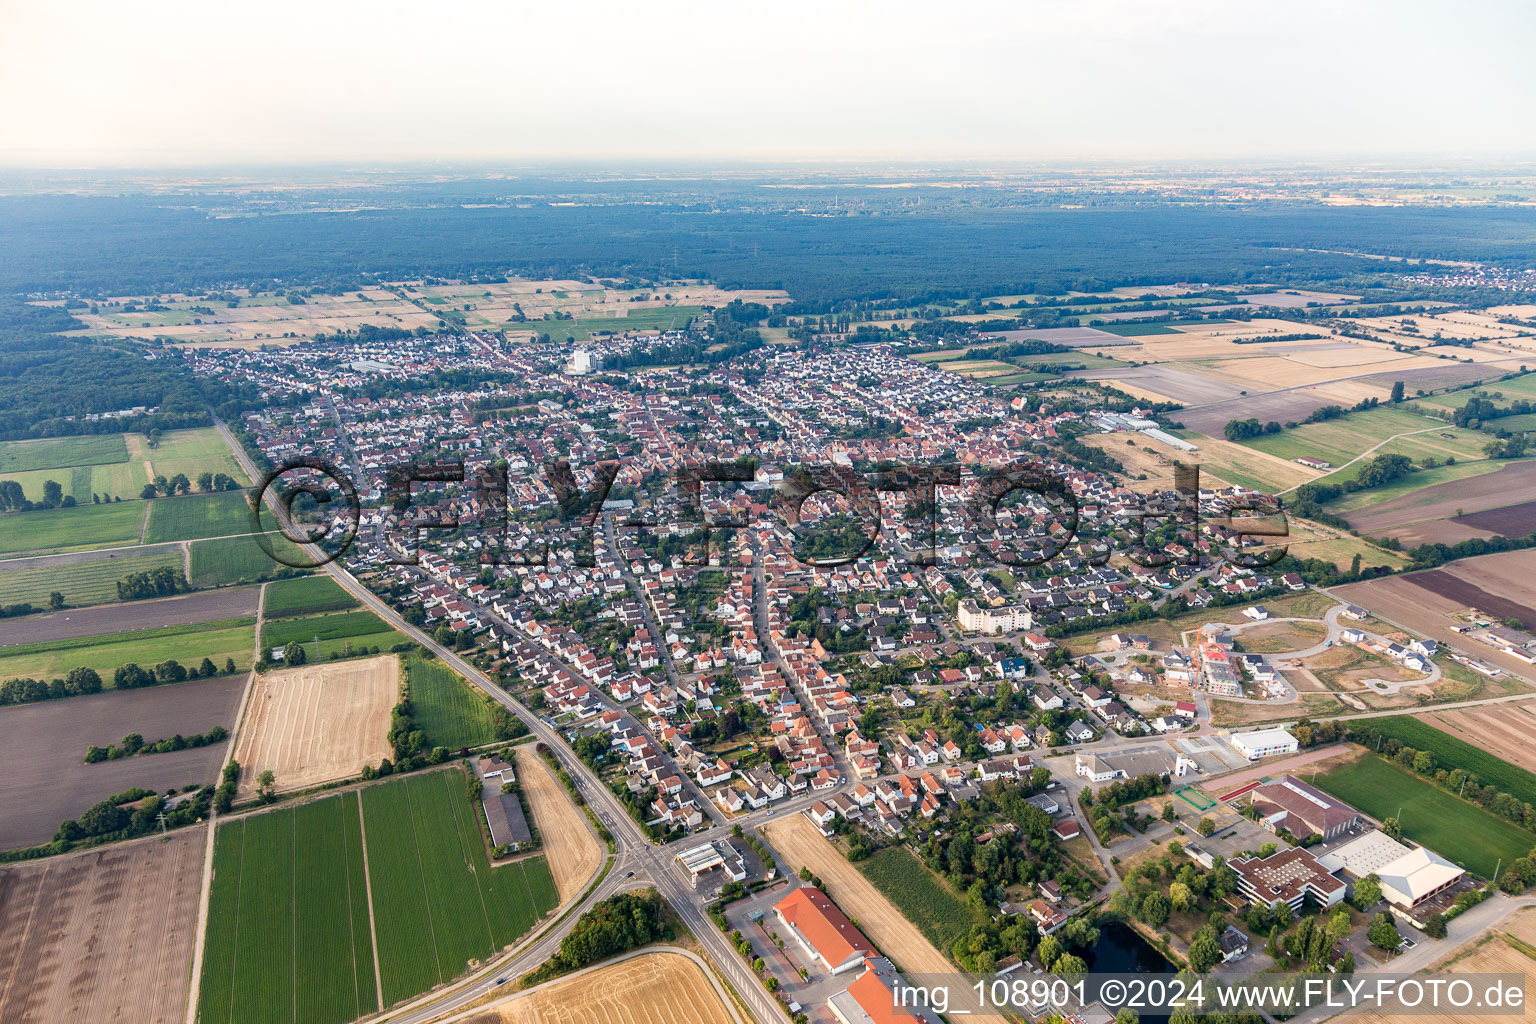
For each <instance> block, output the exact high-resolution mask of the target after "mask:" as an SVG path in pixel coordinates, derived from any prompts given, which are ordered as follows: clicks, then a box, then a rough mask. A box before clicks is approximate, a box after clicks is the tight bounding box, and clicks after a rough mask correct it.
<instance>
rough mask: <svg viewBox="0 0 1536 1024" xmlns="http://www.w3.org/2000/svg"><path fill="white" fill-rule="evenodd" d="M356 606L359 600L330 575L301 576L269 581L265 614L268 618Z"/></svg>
mask: <svg viewBox="0 0 1536 1024" xmlns="http://www.w3.org/2000/svg"><path fill="white" fill-rule="evenodd" d="M356 606H357V599H356V598H354V597H353V596H352V595H351V594H349V593H347V592H346V591H345V590H343V589H342V588H341V585H340V584H339V583H337V582H336V581H335V580H333V579H331V578H330V577H329V576H318V575H317V576H301V577H299V578H298V579H291V580H277V581H276V582H274V583H269V584H267V597H266V605H265V614H266V617H267V618H269V619H284V618H289V617H290V616H294V615H313V614H315V613H317V612H334V611H344V610H346V609H348V608H354V607H356Z"/></svg>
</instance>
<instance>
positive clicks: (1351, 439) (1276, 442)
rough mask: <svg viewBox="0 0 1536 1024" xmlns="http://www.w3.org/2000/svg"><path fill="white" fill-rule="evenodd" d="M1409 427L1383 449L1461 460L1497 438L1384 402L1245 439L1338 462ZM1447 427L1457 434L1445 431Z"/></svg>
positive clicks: (1271, 449) (1282, 452)
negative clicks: (1379, 404)
mask: <svg viewBox="0 0 1536 1024" xmlns="http://www.w3.org/2000/svg"><path fill="white" fill-rule="evenodd" d="M1416 432H1417V433H1416ZM1408 433H1413V436H1412V437H1405V438H1400V439H1399V440H1398V441H1396V442H1393V445H1394V446H1393V447H1389V448H1383V449H1382V450H1381V451H1382V453H1397V454H1402V455H1407V456H1409V457H1410V458H1412V459H1414V460H1415V461H1418V460H1419V459H1422V458H1424V457H1426V456H1428V457H1432V458H1435V459H1437V460H1439V461H1441V462H1444V461H1445V460H1446V459H1447V458H1450V457H1453V456H1454V457H1455V458H1456V460H1457V461H1458V462H1460V461H1464V460H1468V459H1481V458H1483V445H1485V444H1487V443H1488V442H1489V441H1490V440H1492V438H1491V437H1489V436H1488V435H1486V434H1483V433H1480V432H1478V431H1476V430H1467V429H1464V428H1461V427H1452V426H1450V425H1449V424H1447V423H1445V422H1443V421H1441V420H1437V419H1432V418H1430V417H1428V416H1420V415H1419V414H1417V413H1414V412H1409V411H1407V410H1404V409H1394V408H1388V407H1382V408H1378V409H1368V410H1366V411H1365V412H1354V413H1349V414H1347V415H1344V416H1340V417H1339V418H1337V419H1332V420H1327V421H1326V422H1323V423H1304V424H1302V425H1300V426H1298V427H1296V428H1295V429H1294V430H1283V431H1281V432H1280V433H1278V434H1268V435H1266V436H1264V437H1256V438H1252V439H1251V440H1247V441H1244V442H1242V443H1243V444H1244V445H1246V446H1247V447H1249V448H1256V449H1258V450H1259V451H1262V452H1268V453H1269V454H1271V455H1276V456H1279V457H1280V458H1282V459H1296V458H1300V457H1301V456H1303V455H1310V456H1313V457H1315V458H1319V459H1326V460H1328V461H1329V462H1331V463H1333V465H1334V466H1335V467H1337V466H1342V465H1343V464H1344V463H1346V462H1348V461H1350V460H1351V459H1353V458H1354V457H1355V456H1357V455H1360V454H1362V453H1364V452H1366V451H1368V450H1370V449H1371V448H1374V447H1375V446H1376V445H1378V444H1380V443H1381V442H1382V441H1385V440H1386V439H1387V438H1389V437H1393V436H1395V435H1397V434H1408ZM1442 433H1445V434H1450V435H1451V436H1450V437H1442V436H1440V435H1441V434H1442ZM1340 479H1342V478H1340Z"/></svg>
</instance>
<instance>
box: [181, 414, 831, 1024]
mask: <svg viewBox="0 0 1536 1024" xmlns="http://www.w3.org/2000/svg"><path fill="white" fill-rule="evenodd" d="M209 414H210V415H211V416H212V415H213V413H212V410H209ZM213 422H214V425H215V426H216V427H217V428H218V430H219V432H220V433H221V434H222V435H223V437H224V440H225V441H226V442H227V443H228V444H229V446H230V448H231V450H233V451H234V453H235V457H236V459H238V460H239V461H240V464H241V466H242V467H243V468H244V469H245V470H246V472H247V473H249V474H250V477H251V479H253V480H260V479H261V478H262V473H261V472H259V471H258V469H257V467H256V466H255V464H254V463H253V462H252V461H251V459H250V457H249V456H248V455H247V454H246V452H245V449H244V448H242V447H241V446H240V443H239V441H238V440H237V439H236V438H235V437H234V435H233V433H232V432H231V431H230V430H229V427H228V426H227V425H226V424H225V423H224V422H223V421H222V420H221V419H219V418H218V417H217V416H213ZM268 508H269V509H270V511H271V513H272V515H273V517H274V518H276V519H277V521H278V524H279V525H280V526H281V527H282V528H283V531H284V533H285V535H287V536H288V537H290V538H293V537H301V536H304V533H303V532H301V531H299V530H296V529H295V528H294V525H293V522H292V521H291V520H290V519H289V517H288V514H287V510H286V509H284V508H283V507H282V505H281V503H280V502H278V500H277V499H276V496H275V495H271V496H269V499H268ZM301 547H303V548H304V549H305V551H306V552H307V553H308V554H309V555H310V556H311V557H314V558H316V559H323V558H326V557H328V556H327V555H326V553H325V552H324V551H322V550H321V549H320V548H319V547H318V546H317V545H314V544H306V545H301ZM324 570H325V572H327V573H328V574H329V575H330V576H331V578H332V579H334V580H335V581H336V583H337V584H338V585H340V586H341V587H342V588H343V589H344V590H346V591H347V592H348V593H350V594H351V595H352V596H353V597H355V598H356V599H357V600H358V601H359V602H361V603H362V605H363V606H364V607H366V608H367V609H369V610H370V611H372V612H373V613H374V614H375V615H378V616H379V617H380V618H381V619H383V620H384V621H385V622H388V623H389V624H390V626H391V627H392V628H394V629H395V630H397V631H398V632H400V633H401V634H403V635H404V636H406V637H409V638H410V639H411V640H412V641H413V642H415V643H417V644H420V645H421V647H422V648H423V649H425V650H428V651H430V652H432V654H434V655H435V656H437V658H439V659H440V660H441V661H443V662H444V663H445V664H447V665H450V666H451V667H453V668H454V669H455V670H456V671H458V672H459V673H460V674H461V675H463V676H464V678H465V679H468V680H469V681H470V682H471V683H473V684H474V685H475V686H477V687H478V688H479V689H480V690H482V691H483V692H484V693H485V694H486V696H488V697H490V698H491V699H492V700H494V701H496V702H497V703H498V704H501V705H502V706H503V707H505V708H506V709H507V710H508V711H510V712H511V713H512V714H514V715H516V716H517V717H518V718H519V719H521V720H522V722H523V723H524V724H525V725H527V726H528V729H529V731H530V732H532V733H533V735H534V736H535V737H536V738H537V739H539V740H542V741H543V742H544V744H545V746H547V747H548V748H549V750H550V751H551V752H553V754H554V756H555V757H556V758H557V759H558V760H559V762H560V764H561V766H562V767H564V768H565V770H566V771H567V772H569V773H570V775H571V777H572V778H573V779H575V780H577V785H578V786H579V787H580V789H581V792H582V795H583V796H584V797H585V798H586V801H587V803H588V805H590V806H591V807H592V808H593V810H594V811H595V812H596V814H597V815H598V818H599V819H600V820H601V821H602V822H603V824H604V825H605V826H606V827H607V828H608V830H609V832H610V833H611V834H612V836H613V839H614V844H615V846H616V847H617V849H618V860H617V862H616V863H615V864H614V866H613V868H612V870H611V871H610V873H609V875H608V877H607V878H605V879H604V880H603V882H602V883H601V884H599V885H598V886H597V887H595V888H594V889H593V891H592V892H590V893H588V894H587V896H586V897H585V898H584V899H583V900H582V901H581V902H580V903H579V904H578V905H577V906H576V907H575V908H574V911H573V912H570V913H567V914H566V915H565V916H564V917H562V918H560V919H558V920H557V921H556V923H555V924H554V925H553V926H546V928H545V930H544V931H543V932H540V933H537V935H536V937H535V939H534V940H533V941H532V942H531V944H528V945H525V946H523V947H519V949H517V950H514V951H513V953H511V954H510V955H509V956H507V957H503V958H501V959H499V960H497V961H495V962H493V964H491V965H490V966H489V967H488V968H487V969H485V970H482V971H479V972H476V973H475V974H474V975H473V976H472V977H471V979H470V981H469V982H468V983H467V984H464V985H461V986H460V987H458V988H455V989H454V990H453V991H452V992H450V993H447V994H443V995H439V996H435V997H429V1000H430V1001H428V1002H421V1001H418V1003H413V1004H410V1005H409V1006H407V1007H406V1008H405V1009H406V1011H407V1012H406V1014H405V1015H404V1016H395V1015H391V1014H386V1015H384V1016H388V1017H389V1019H390V1020H391V1021H392V1022H396V1024H420V1022H424V1021H428V1020H431V1019H433V1018H435V1017H439V1016H441V1015H443V1014H445V1013H448V1012H450V1011H452V1010H454V1009H456V1008H458V1007H460V1006H463V1005H464V1004H465V1003H468V1002H472V1001H474V1000H476V999H479V998H481V997H483V996H484V995H485V994H486V993H487V992H489V991H490V990H492V989H494V988H496V987H497V985H496V979H497V978H503V977H504V978H508V979H511V978H512V977H514V974H513V973H512V972H513V971H517V972H523V971H526V970H531V969H533V968H534V967H537V966H538V965H539V964H541V963H543V962H544V961H545V960H547V959H548V958H549V956H550V955H551V954H552V953H553V952H554V951H555V950H556V949H557V948H558V947H559V944H560V941H561V940H562V939H563V938H564V937H565V935H566V934H568V933H569V932H570V930H571V928H572V927H573V926H574V925H575V923H576V921H577V919H578V918H579V916H580V912H585V911H586V910H587V909H589V908H590V907H591V905H592V904H594V903H596V902H597V901H598V900H600V899H602V898H604V897H606V896H609V895H612V894H613V893H615V892H620V891H623V890H626V889H633V888H639V887H640V886H641V885H642V884H643V883H642V882H641V881H640V880H639V879H640V876H642V875H643V876H644V877H645V878H646V879H647V880H649V881H650V882H651V883H652V884H653V885H654V886H655V887H656V889H657V891H658V892H660V893H661V895H662V896H663V897H664V898H665V899H666V901H667V902H668V903H669V904H670V905H671V906H672V909H673V910H674V911H675V912H676V913H677V915H678V917H680V918H681V919H682V920H683V922H684V923H685V924H687V925H688V927H689V928H690V929H691V930H692V931H693V933H694V937H695V938H696V939H697V940H698V941H699V944H700V945H701V946H703V947H704V949H705V951H706V952H707V953H708V954H709V956H710V958H711V959H712V960H713V961H714V964H715V968H716V970H718V971H719V972H720V973H721V974H723V975H724V976H725V978H726V980H727V981H728V982H729V983H730V985H731V986H732V987H733V988H734V989H735V990H736V993H737V994H738V995H739V996H740V998H741V1000H742V1001H743V1002H744V1003H746V1004H747V1007H748V1008H749V1009H750V1011H751V1012H752V1015H753V1016H754V1017H755V1018H756V1019H757V1020H758V1021H759V1022H761V1024H769V1022H782V1021H785V1020H787V1019H788V1015H787V1014H786V1013H785V1011H784V1009H783V1007H782V1005H781V1004H780V1003H779V1001H778V1000H777V999H776V998H774V997H773V996H770V995H769V994H768V992H767V991H766V990H765V989H764V988H763V985H762V982H761V981H760V980H759V979H758V977H757V976H756V975H755V974H754V973H753V972H752V971H751V970H750V969H749V968H748V966H747V965H746V963H745V962H743V961H742V959H741V956H740V954H738V953H737V952H736V949H735V948H734V947H733V946H732V945H731V944H730V942H729V941H728V940H727V939H726V937H725V936H724V935H723V934H721V932H720V929H719V928H718V927H716V926H715V923H714V922H713V921H712V920H710V918H709V916H708V915H707V914H706V913H705V911H704V906H703V900H702V899H701V898H700V895H699V894H698V893H696V892H694V891H693V890H692V888H691V887H689V886H687V885H684V884H683V881H682V877H681V875H680V873H679V869H677V868H675V867H673V866H672V865H671V863H670V862H671V861H672V859H673V858H672V856H671V855H670V854H668V853H667V852H666V850H665V848H662V847H658V846H656V844H655V843H654V842H653V841H652V840H651V839H650V838H649V837H647V836H646V835H645V834H644V832H642V831H641V829H640V826H639V824H638V823H637V822H636V821H635V820H634V819H633V818H631V817H630V815H629V812H628V811H627V810H626V809H625V808H624V805H623V804H621V803H620V802H619V801H618V798H616V797H615V796H614V795H613V793H611V792H610V791H609V789H608V787H607V786H606V785H605V784H604V783H603V781H602V780H601V779H599V778H598V777H597V774H596V773H595V772H593V771H592V770H591V769H590V768H588V767H587V765H586V763H585V762H583V761H582V760H581V759H580V758H578V757H576V755H575V753H574V752H573V751H572V750H571V749H570V747H568V746H567V745H566V743H565V740H564V739H563V738H562V737H561V735H560V733H559V731H558V730H556V729H555V728H554V727H553V726H551V725H550V724H549V723H547V722H545V721H544V720H543V719H542V718H540V717H539V716H538V715H536V714H534V713H533V712H531V711H529V710H528V709H527V708H525V707H524V706H523V705H522V704H521V703H520V702H518V701H517V700H516V699H514V698H513V697H512V696H511V695H510V694H509V693H507V692H506V691H505V690H503V689H502V688H501V687H500V686H498V685H497V684H496V683H495V682H494V681H492V680H491V679H490V678H489V677H488V676H486V675H485V673H483V672H481V671H480V670H479V669H478V668H477V667H475V666H474V665H473V664H471V663H470V662H468V661H466V660H464V659H463V658H461V657H459V655H458V654H457V653H456V652H455V651H454V650H452V649H451V648H448V647H444V646H443V645H442V644H440V643H438V642H437V641H436V640H434V639H433V638H432V637H431V636H430V635H429V634H427V633H425V632H423V631H422V630H420V629H418V628H417V627H415V626H413V625H411V624H410V623H409V622H406V621H405V619H404V618H402V617H401V616H400V614H399V613H398V612H396V611H395V609H394V608H393V607H391V606H390V605H389V604H387V603H386V602H384V601H383V600H381V599H380V598H379V597H378V596H377V595H375V594H374V593H373V591H371V590H369V589H368V588H367V587H366V586H364V585H363V584H362V583H360V582H358V580H357V578H356V577H354V576H353V575H352V573H351V572H350V571H348V570H347V569H346V567H345V566H343V565H341V563H340V562H339V561H331V562H327V563H326V564H325V566H324ZM806 802H807V803H808V802H809V801H806ZM794 809H795V808H793V807H790V806H784V807H781V809H780V810H781V811H782V812H785V813H792V811H793V810H794ZM716 831H718V832H720V833H721V834H724V832H725V830H724V828H722V827H720V826H717V827H716V828H715V829H710V830H708V832H706V833H702V834H700V838H701V840H702V839H707V838H710V837H711V836H712V835H713V834H714V833H715V832H716ZM631 865H633V866H631ZM630 871H633V872H634V876H635V877H631V876H630V875H629V872H630ZM399 1013H400V1010H395V1011H394V1014H399Z"/></svg>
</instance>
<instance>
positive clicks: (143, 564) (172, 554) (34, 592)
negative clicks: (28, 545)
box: [0, 547, 186, 608]
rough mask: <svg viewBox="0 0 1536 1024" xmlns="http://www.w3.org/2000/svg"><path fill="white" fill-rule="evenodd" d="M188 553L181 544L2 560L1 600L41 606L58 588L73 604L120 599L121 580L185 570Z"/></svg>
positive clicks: (72, 605) (101, 602) (68, 601)
mask: <svg viewBox="0 0 1536 1024" xmlns="http://www.w3.org/2000/svg"><path fill="white" fill-rule="evenodd" d="M185 566H186V556H185V555H183V554H182V551H181V548H179V547H161V548H155V549H153V550H149V549H145V550H144V551H142V552H140V551H114V552H112V553H111V554H110V555H109V556H107V557H102V558H92V559H89V560H86V559H79V560H75V559H73V558H70V559H55V558H50V559H42V560H39V559H16V560H13V561H0V595H3V596H0V603H4V604H16V603H19V602H22V601H25V602H27V603H29V604H32V605H34V606H36V607H38V608H42V607H45V606H46V605H47V604H48V595H49V594H51V593H53V592H54V591H55V590H57V591H58V592H59V593H61V594H63V595H64V601H65V603H66V604H68V605H69V606H71V607H79V606H82V605H90V604H105V603H107V602H111V601H116V600H117V581H118V580H120V579H122V578H123V577H124V576H126V575H128V574H129V573H131V572H147V571H149V570H150V569H159V568H162V567H170V568H172V569H177V570H180V569H183V568H184V567H185Z"/></svg>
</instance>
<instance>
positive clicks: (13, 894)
mask: <svg viewBox="0 0 1536 1024" xmlns="http://www.w3.org/2000/svg"><path fill="white" fill-rule="evenodd" d="M204 828H206V826H202V825H199V826H195V827H191V828H185V829H182V830H180V831H178V832H174V833H172V834H171V835H170V836H169V837H168V838H161V837H159V836H156V837H153V838H150V839H143V840H138V841H136V842H131V843H122V844H119V845H116V846H111V847H107V848H105V849H101V850H91V851H87V852H85V853H78V854H71V855H66V856H63V857H54V858H49V859H47V860H43V861H38V862H35V863H29V864H19V865H14V866H10V867H5V868H0V1020H3V1021H5V1022H6V1024H58V1022H61V1021H93V1022H94V1021H99V1022H108V1021H122V1022H129V1021H132V1022H133V1024H179V1022H181V1021H182V1020H184V1019H185V1016H186V999H187V973H188V971H190V970H191V964H192V941H193V931H194V930H195V929H196V926H197V895H198V882H199V878H200V877H201V872H202V867H203V846H204V844H205V842H206V838H207V837H206V834H205V833H204V831H203V829H204Z"/></svg>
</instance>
